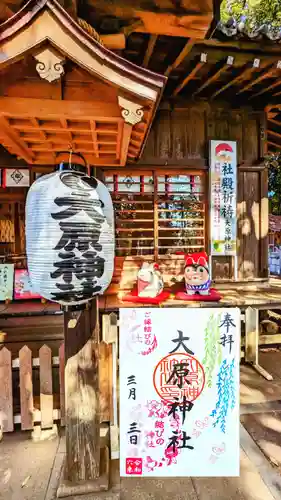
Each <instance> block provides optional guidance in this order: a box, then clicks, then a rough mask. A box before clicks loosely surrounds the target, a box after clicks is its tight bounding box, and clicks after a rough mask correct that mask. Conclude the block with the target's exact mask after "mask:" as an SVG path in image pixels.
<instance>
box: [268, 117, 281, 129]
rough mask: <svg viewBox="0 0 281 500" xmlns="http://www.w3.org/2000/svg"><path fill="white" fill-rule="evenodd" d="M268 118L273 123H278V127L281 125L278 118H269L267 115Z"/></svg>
mask: <svg viewBox="0 0 281 500" xmlns="http://www.w3.org/2000/svg"><path fill="white" fill-rule="evenodd" d="M267 120H268V121H269V122H270V123H273V124H274V125H277V126H278V127H281V122H278V121H277V120H274V119H273V118H269V117H267Z"/></svg>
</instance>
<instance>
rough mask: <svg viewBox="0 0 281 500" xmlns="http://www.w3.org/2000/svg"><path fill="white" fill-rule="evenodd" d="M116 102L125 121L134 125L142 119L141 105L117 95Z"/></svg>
mask: <svg viewBox="0 0 281 500" xmlns="http://www.w3.org/2000/svg"><path fill="white" fill-rule="evenodd" d="M118 104H119V106H120V108H122V111H121V115H122V116H123V118H124V120H125V122H126V123H129V124H130V125H136V124H137V123H140V122H141V121H142V118H143V113H144V112H143V109H142V106H140V105H139V104H137V103H135V102H132V101H129V100H128V99H125V98H124V97H120V96H119V97H118Z"/></svg>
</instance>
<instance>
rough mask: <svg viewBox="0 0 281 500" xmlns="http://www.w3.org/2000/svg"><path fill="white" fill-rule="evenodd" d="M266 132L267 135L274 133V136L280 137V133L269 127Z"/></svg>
mask: <svg viewBox="0 0 281 500" xmlns="http://www.w3.org/2000/svg"><path fill="white" fill-rule="evenodd" d="M266 132H267V133H268V134H269V135H274V136H275V137H278V138H279V139H281V134H280V133H279V132H275V131H274V130H270V129H268V130H267V131H266Z"/></svg>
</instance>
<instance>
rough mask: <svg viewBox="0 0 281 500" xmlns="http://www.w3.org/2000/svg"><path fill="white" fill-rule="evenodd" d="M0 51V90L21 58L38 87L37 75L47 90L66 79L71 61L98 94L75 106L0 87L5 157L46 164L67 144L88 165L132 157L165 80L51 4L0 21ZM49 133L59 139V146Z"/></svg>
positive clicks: (30, 6) (45, 1)
mask: <svg viewBox="0 0 281 500" xmlns="http://www.w3.org/2000/svg"><path fill="white" fill-rule="evenodd" d="M0 50H1V53H2V57H1V61H0V71H1V72H2V76H3V75H4V77H3V79H2V81H4V82H7V86H9V78H8V77H7V78H6V76H7V74H8V73H9V72H10V73H11V72H12V71H13V66H14V65H16V64H17V65H18V64H21V62H22V63H23V64H24V61H25V59H26V58H27V57H28V58H29V64H30V63H31V64H33V65H34V68H36V70H37V76H38V85H39V84H40V78H41V80H42V79H43V80H45V82H46V81H47V82H48V83H49V85H52V84H54V83H55V82H57V81H59V80H60V79H62V77H64V78H66V79H67V67H68V66H67V65H68V63H71V65H72V66H75V68H78V70H79V71H81V72H82V73H83V74H86V73H87V75H88V76H87V78H89V79H90V80H91V79H92V82H94V83H95V85H96V87H97V88H100V89H101V92H100V96H99V97H98V98H97V97H95V98H94V99H88V100H87V102H80V101H79V102H76V101H74V100H71V99H69V98H68V99H63V95H61V98H60V99H47V98H42V99H37V98H30V97H26V96H25V97H23V95H21V94H20V91H19V93H18V95H16V96H13V98H11V97H7V95H8V96H9V92H8V90H7V88H6V87H5V85H4V87H5V88H4V90H3V92H2V97H0V121H1V127H0V141H1V143H2V145H3V146H4V147H5V148H6V149H7V150H8V151H9V152H10V153H11V154H15V155H16V156H17V157H19V158H22V159H24V160H25V161H26V163H28V164H34V165H36V164H37V165H38V164H53V163H54V162H55V161H56V154H57V153H58V151H61V150H63V149H67V148H69V146H70V145H71V143H74V146H75V147H73V145H72V148H73V149H75V150H80V152H82V153H83V154H84V156H85V157H86V159H87V161H88V162H89V163H90V164H92V165H98V166H103V165H105V166H112V165H113V166H118V165H119V166H124V165H125V164H126V162H127V161H135V160H136V159H138V157H139V155H140V154H141V151H142V149H143V146H144V143H145V139H146V137H147V134H148V131H149V128H150V125H151V122H152V119H153V116H154V114H155V112H156V109H157V106H158V104H159V102H160V99H161V96H162V92H163V89H164V86H165V83H166V78H165V77H163V76H160V75H157V74H155V73H152V72H151V71H148V70H147V69H143V68H140V67H138V66H136V65H134V64H132V63H131V62H129V61H126V60H125V59H123V58H122V57H120V56H118V55H116V54H114V53H113V52H111V51H110V50H108V49H107V48H106V47H104V46H103V45H102V44H101V43H99V42H98V41H97V40H96V39H94V38H93V37H91V36H90V35H89V33H88V32H86V31H85V30H84V29H83V28H82V27H81V26H80V25H79V24H78V23H77V22H76V21H75V20H74V19H73V18H72V17H71V16H70V15H69V14H68V13H67V12H66V11H65V10H64V9H63V8H62V7H61V5H60V4H59V3H58V2H57V1H56V0H40V1H38V0H37V1H36V0H30V1H29V2H28V3H27V4H26V5H25V6H24V7H23V8H22V9H21V10H20V11H19V12H18V13H17V14H15V15H14V16H13V17H12V18H10V19H9V20H7V21H6V22H5V23H3V24H2V25H1V26H0ZM109 88H110V89H111V90H110V92H111V98H110V102H107V100H105V99H104V93H103V89H104V90H106V91H107V92H108V89H109ZM62 94H63V93H62ZM79 133H80V134H81V137H79ZM32 134H33V139H34V140H32ZM54 134H57V136H58V137H60V138H61V139H60V141H59V143H58V142H57V141H55V138H54V137H53V135H54ZM103 134H104V135H105V136H106V137H108V136H111V141H108V146H106V142H105V141H104V140H101V138H102V136H103ZM77 137H78V138H77ZM74 138H76V142H75V140H74ZM83 140H84V142H83ZM79 144H80V145H81V144H83V147H81V148H80V147H79Z"/></svg>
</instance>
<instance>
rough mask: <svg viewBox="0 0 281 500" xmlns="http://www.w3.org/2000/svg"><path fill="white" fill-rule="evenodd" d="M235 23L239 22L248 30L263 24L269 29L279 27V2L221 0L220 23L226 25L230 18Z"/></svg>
mask: <svg viewBox="0 0 281 500" xmlns="http://www.w3.org/2000/svg"><path fill="white" fill-rule="evenodd" d="M231 17H232V18H234V19H235V21H236V22H240V21H241V20H242V21H244V22H245V26H246V27H248V28H250V29H256V28H258V27H259V26H261V25H263V24H267V25H269V26H270V27H271V28H280V27H281V2H280V0H248V1H246V0H223V2H222V4H221V21H222V22H223V23H227V21H228V20H229V19H230V18H231Z"/></svg>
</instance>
